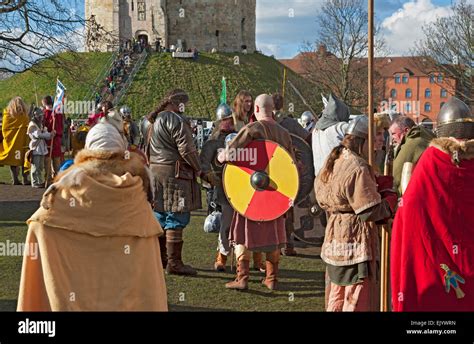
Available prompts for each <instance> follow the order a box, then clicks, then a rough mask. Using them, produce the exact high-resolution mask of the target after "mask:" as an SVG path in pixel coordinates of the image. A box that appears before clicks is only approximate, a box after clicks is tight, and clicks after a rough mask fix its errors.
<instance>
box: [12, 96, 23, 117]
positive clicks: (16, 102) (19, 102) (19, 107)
mask: <svg viewBox="0 0 474 344" xmlns="http://www.w3.org/2000/svg"><path fill="white" fill-rule="evenodd" d="M7 113H8V115H9V116H10V117H19V116H26V115H28V107H27V106H26V104H25V102H24V101H23V99H22V98H21V97H15V98H13V99H12V100H10V103H8V106H7Z"/></svg>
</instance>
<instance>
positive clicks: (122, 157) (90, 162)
mask: <svg viewBox="0 0 474 344" xmlns="http://www.w3.org/2000/svg"><path fill="white" fill-rule="evenodd" d="M74 168H80V169H81V170H82V171H85V172H86V174H87V175H88V176H90V177H91V178H94V177H97V176H99V175H103V174H107V173H112V174H115V175H117V176H122V175H124V174H125V173H127V172H129V173H130V174H131V175H132V176H138V177H140V178H141V179H142V181H143V189H144V191H145V193H146V194H147V195H148V200H149V201H150V202H152V201H153V198H154V182H153V174H152V173H151V171H150V169H149V168H148V167H147V166H146V165H145V163H144V161H143V159H142V157H141V156H140V155H139V154H137V153H134V152H130V151H125V153H124V152H109V151H101V150H88V149H83V150H81V151H80V152H79V153H77V155H76V158H75V159H74V164H73V165H72V166H71V167H70V168H69V169H67V170H66V171H64V172H63V173H60V174H59V175H58V176H57V177H56V178H55V180H54V181H55V182H58V181H60V180H61V179H62V178H63V176H64V175H65V174H67V173H68V172H69V171H70V169H74Z"/></svg>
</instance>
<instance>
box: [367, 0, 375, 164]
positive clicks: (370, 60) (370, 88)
mask: <svg viewBox="0 0 474 344" xmlns="http://www.w3.org/2000/svg"><path fill="white" fill-rule="evenodd" d="M368 7H369V9H368V13H369V24H368V26H369V32H368V34H369V42H368V55H369V58H368V67H369V79H368V98H369V105H368V107H369V109H368V110H369V111H368V115H369V164H370V166H374V136H375V135H374V129H375V128H374V93H373V92H374V0H369V6H368Z"/></svg>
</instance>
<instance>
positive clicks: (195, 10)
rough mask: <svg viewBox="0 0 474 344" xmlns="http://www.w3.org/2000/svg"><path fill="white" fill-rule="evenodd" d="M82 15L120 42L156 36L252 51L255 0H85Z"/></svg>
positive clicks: (191, 44) (163, 42)
mask: <svg viewBox="0 0 474 344" xmlns="http://www.w3.org/2000/svg"><path fill="white" fill-rule="evenodd" d="M85 15H86V19H90V18H91V16H94V17H95V21H96V22H97V23H98V24H100V25H101V26H102V27H103V28H104V29H105V30H106V31H107V32H110V33H112V34H113V36H114V37H116V39H117V40H118V41H120V42H124V41H126V40H128V39H132V38H135V39H137V40H140V39H145V40H147V41H148V43H150V44H154V43H155V42H156V40H157V39H159V40H160V41H161V45H162V46H164V47H170V46H171V45H174V46H179V45H180V44H181V45H182V46H183V48H184V49H190V48H197V49H198V50H204V51H209V50H211V49H213V48H216V49H217V50H218V51H223V52H237V51H241V50H242V46H246V48H247V51H249V52H254V51H255V50H256V44H255V31H256V0H85ZM117 43H118V42H117ZM87 48H88V49H89V50H90V49H92V48H91V47H87ZM111 49H112V46H107V44H105V43H104V44H102V45H100V46H99V50H101V51H107V50H111Z"/></svg>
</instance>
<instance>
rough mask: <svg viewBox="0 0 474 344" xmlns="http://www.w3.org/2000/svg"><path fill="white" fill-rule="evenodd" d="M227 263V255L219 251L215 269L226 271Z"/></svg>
mask: <svg viewBox="0 0 474 344" xmlns="http://www.w3.org/2000/svg"><path fill="white" fill-rule="evenodd" d="M226 263H227V256H224V255H223V254H222V253H220V252H217V257H216V262H215V263H214V270H216V271H220V272H225V264H226Z"/></svg>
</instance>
